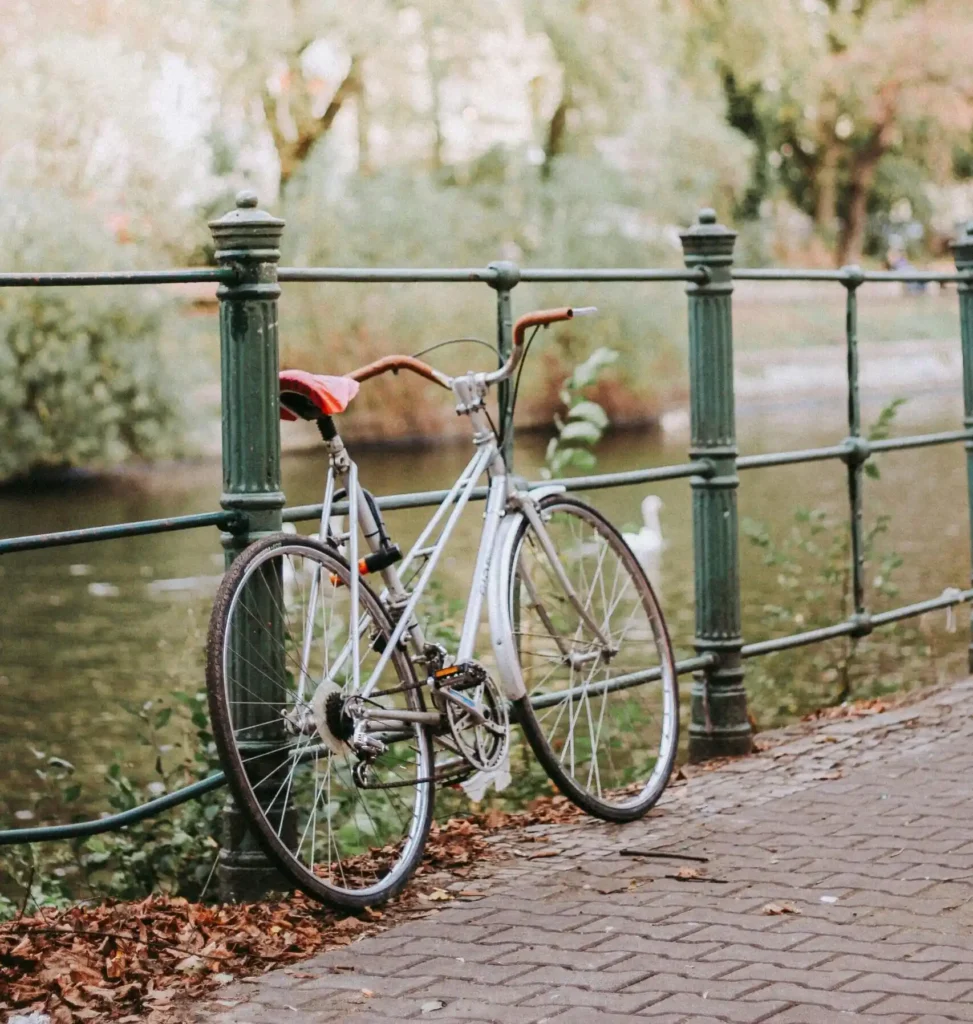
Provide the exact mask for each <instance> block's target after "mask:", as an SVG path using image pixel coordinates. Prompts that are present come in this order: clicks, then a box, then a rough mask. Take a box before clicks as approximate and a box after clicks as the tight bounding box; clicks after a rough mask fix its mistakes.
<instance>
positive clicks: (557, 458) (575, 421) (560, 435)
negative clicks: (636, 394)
mask: <svg viewBox="0 0 973 1024" xmlns="http://www.w3.org/2000/svg"><path fill="white" fill-rule="evenodd" d="M617 359H618V353H617V352H616V351H614V350H613V349H609V348H598V349H595V351H594V352H592V353H591V355H590V356H588V358H587V359H585V360H584V361H583V362H581V363H578V365H577V366H576V367H575V368H574V370H573V371H572V373H571V375H570V376H569V377H568V378H567V380H566V381H565V382H564V386H563V387H562V388H561V392H560V396H559V397H560V399H561V403H562V404H563V406H564V412H563V414H558V415H556V416H555V417H554V427H555V429H556V431H557V433H556V434H555V435H554V437H552V438H551V440H550V443H549V444H548V446H547V451H546V453H545V455H544V463H545V465H544V468H543V469H542V470H541V475H542V476H544V477H545V478H546V479H551V478H552V477H556V476H562V475H563V474H564V472H565V470H568V469H574V470H579V471H580V472H586V471H590V470H591V469H593V468H594V466H595V464H596V462H597V459H596V458H595V455H594V452H593V451H592V449H593V448H594V446H595V445H596V444H597V443H598V442H599V441H600V440H601V438H602V437H603V436H604V433H605V431H606V430H607V429H608V414H607V413H606V412H605V410H604V409H603V408H602V407H601V406H600V405H599V404H598V403H597V402H594V401H592V400H591V399H590V398H586V397H585V392H586V391H587V390H588V388H590V387H591V386H592V385H593V384H595V383H597V381H598V379H599V378H600V377H601V375H602V374H603V373H604V371H605V370H606V369H607V368H608V367H609V366H611V365H612V364H614V363H615V362H616V360H617Z"/></svg>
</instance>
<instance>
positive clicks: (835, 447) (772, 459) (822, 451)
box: [737, 444, 848, 469]
mask: <svg viewBox="0 0 973 1024" xmlns="http://www.w3.org/2000/svg"><path fill="white" fill-rule="evenodd" d="M847 454H848V447H847V445H844V444H832V445H828V446H827V447H826V448H803V449H798V450H797V451H793V452H769V453H768V454H766V455H741V456H740V458H738V459H737V469H766V468H767V467H768V466H793V465H796V464H798V463H801V462H821V461H823V460H824V459H843V458H845V456H846V455H847Z"/></svg>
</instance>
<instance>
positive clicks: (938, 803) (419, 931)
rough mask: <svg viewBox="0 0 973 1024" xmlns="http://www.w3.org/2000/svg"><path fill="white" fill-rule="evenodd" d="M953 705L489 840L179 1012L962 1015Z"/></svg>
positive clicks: (321, 1018)
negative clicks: (465, 861) (332, 945)
mask: <svg viewBox="0 0 973 1024" xmlns="http://www.w3.org/2000/svg"><path fill="white" fill-rule="evenodd" d="M971 700H973V681H968V682H964V683H961V684H958V685H956V686H954V687H952V688H950V689H948V690H945V691H941V692H939V693H936V694H934V695H932V696H930V697H927V698H926V699H925V700H923V701H921V702H919V703H916V704H913V705H911V706H907V707H901V708H898V709H896V710H894V711H890V712H885V713H882V714H877V715H871V716H868V717H862V718H856V719H844V720H835V721H827V722H823V723H820V724H817V725H815V726H813V727H803V728H798V729H791V730H784V731H782V732H780V733H776V734H767V735H766V736H762V737H760V739H761V741H762V743H764V744H767V745H768V749H765V750H764V751H763V752H762V753H760V754H759V755H757V756H755V757H752V758H747V759H744V760H741V761H736V762H732V763H729V764H725V765H723V766H721V767H718V768H716V769H714V770H712V771H705V772H698V773H694V774H692V775H691V777H690V778H689V779H688V781H685V782H680V783H678V784H676V785H674V786H673V787H672V788H671V789H670V790H669V792H667V794H666V795H665V796H664V797H663V800H662V801H661V803H660V805H659V807H658V808H656V810H655V811H653V813H652V815H651V816H649V817H648V818H646V819H645V820H643V821H642V822H639V823H637V824H634V825H626V826H621V827H616V826H609V825H605V824H603V823H600V822H592V821H588V820H584V821H581V822H579V823H577V824H570V825H545V826H534V827H531V828H528V829H525V830H524V831H523V832H519V833H510V832H506V833H503V834H502V840H501V841H502V842H503V843H504V844H506V845H507V846H508V847H509V849H508V851H507V852H508V853H509V854H510V856H509V857H508V858H507V859H504V860H501V861H500V862H499V863H493V864H491V865H490V866H489V867H488V868H486V869H485V870H484V872H483V873H482V874H481V877H479V878H472V879H467V880H465V881H464V882H462V883H458V884H457V885H456V886H455V890H456V893H457V898H456V899H455V900H454V901H453V902H450V903H449V904H447V905H446V907H445V908H444V909H442V910H440V911H439V912H438V913H432V914H430V915H428V916H426V917H425V918H423V919H421V920H413V921H409V922H406V923H404V924H401V925H398V926H396V927H393V928H390V929H389V930H388V931H386V932H384V933H383V934H382V935H380V936H378V937H376V938H371V939H366V940H363V941H361V942H357V943H354V944H353V945H351V946H349V947H346V948H345V949H342V950H340V951H335V952H331V953H327V954H324V955H322V956H318V957H316V958H315V959H313V960H309V961H307V962H306V963H303V964H301V965H299V967H295V968H290V969H287V970H281V971H274V972H271V973H269V974H265V975H263V976H262V977H260V978H257V979H251V980H250V981H249V982H241V983H237V984H234V985H232V986H228V987H227V988H225V989H222V990H221V991H220V992H219V996H218V998H214V999H213V1000H212V1001H210V1002H209V1003H207V1004H205V1005H204V1006H201V1007H199V1008H198V1009H197V1010H196V1011H195V1013H196V1017H195V1019H196V1020H197V1021H199V1022H201V1024H202V1022H205V1024H231V1022H232V1024H270V1022H273V1024H339V1022H340V1024H390V1022H397V1021H406V1020H408V1021H428V1022H429V1024H434V1022H435V1024H446V1022H449V1024H458V1022H460V1021H463V1022H487V1021H496V1022H502V1024H541V1022H545V1021H549V1022H552V1024H634V1022H637V1021H643V1020H645V1021H649V1022H654V1024H677V1022H679V1024H690V1022H701V1021H740V1022H756V1021H760V1022H764V1021H767V1022H771V1021H773V1022H781V1024H783V1022H788V1021H789V1022H795V1024H816V1022H818V1021H822V1022H829V1024H830V1022H839V1024H840V1022H842V1021H846V1020H847V1021H857V1022H860V1024H905V1022H907V1021H908V1022H910V1024H935V1022H938V1021H955V1020H961V1021H973V716H971V714H970V713H969V711H970V701H971ZM631 851H636V853H638V852H641V853H645V852H650V853H653V854H666V855H667V856H665V857H660V856H653V857H645V856H635V855H632V853H631ZM690 858H698V859H690ZM704 858H705V859H704ZM470 890H473V891H474V892H481V893H485V894H486V895H484V896H482V897H479V896H476V895H474V896H468V897H463V896H460V895H458V894H459V892H460V891H463V892H469V891H470ZM793 911H796V912H793Z"/></svg>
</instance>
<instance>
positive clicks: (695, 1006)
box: [639, 992, 787, 1024]
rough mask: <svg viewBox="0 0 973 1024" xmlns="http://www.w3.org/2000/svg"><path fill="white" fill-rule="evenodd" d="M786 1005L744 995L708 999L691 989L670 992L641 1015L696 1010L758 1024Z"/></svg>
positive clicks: (732, 1019)
mask: <svg viewBox="0 0 973 1024" xmlns="http://www.w3.org/2000/svg"><path fill="white" fill-rule="evenodd" d="M786 1006H787V1003H785V1002H768V1001H762V1000H761V1001H759V1002H758V1001H756V1000H754V1001H752V1002H747V1001H744V1000H742V999H736V1000H729V999H706V998H704V997H703V996H699V995H695V994H693V993H689V992H680V993H677V994H676V995H671V996H668V997H667V998H665V999H663V1000H661V1002H658V1003H653V1004H652V1006H651V1007H649V1008H647V1009H645V1010H643V1011H642V1012H641V1013H640V1014H639V1016H640V1017H647V1018H648V1019H649V1020H652V1018H653V1017H656V1016H666V1015H669V1014H696V1015H697V1016H700V1017H703V1016H705V1017H706V1018H707V1019H708V1020H712V1019H714V1018H718V1019H722V1020H727V1021H739V1022H740V1024H757V1022H758V1021H762V1020H764V1019H765V1018H767V1017H769V1016H770V1014H772V1013H774V1012H775V1011H777V1010H782V1009H784V1007H786Z"/></svg>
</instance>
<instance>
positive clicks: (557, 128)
mask: <svg viewBox="0 0 973 1024" xmlns="http://www.w3.org/2000/svg"><path fill="white" fill-rule="evenodd" d="M570 109H571V91H570V89H569V88H568V87H567V85H565V87H564V91H563V92H562V93H561V99H560V102H559V103H558V105H557V109H556V110H555V111H554V113H553V115H552V116H551V120H550V123H549V124H548V126H547V139H546V140H545V142H544V163H543V164H541V177H542V178H545V179H546V178H549V177H550V176H551V170H552V169H553V165H554V161H555V160H556V159H557V157H558V156H559V155H560V153H561V152H562V151H563V149H564V140H565V137H566V135H567V125H568V111H569V110H570Z"/></svg>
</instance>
